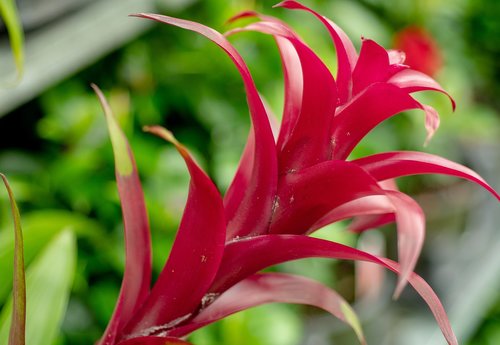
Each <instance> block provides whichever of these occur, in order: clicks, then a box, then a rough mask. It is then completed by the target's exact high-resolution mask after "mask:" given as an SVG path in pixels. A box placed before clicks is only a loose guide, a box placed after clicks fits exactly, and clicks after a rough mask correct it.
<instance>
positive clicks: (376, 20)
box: [0, 0, 500, 345]
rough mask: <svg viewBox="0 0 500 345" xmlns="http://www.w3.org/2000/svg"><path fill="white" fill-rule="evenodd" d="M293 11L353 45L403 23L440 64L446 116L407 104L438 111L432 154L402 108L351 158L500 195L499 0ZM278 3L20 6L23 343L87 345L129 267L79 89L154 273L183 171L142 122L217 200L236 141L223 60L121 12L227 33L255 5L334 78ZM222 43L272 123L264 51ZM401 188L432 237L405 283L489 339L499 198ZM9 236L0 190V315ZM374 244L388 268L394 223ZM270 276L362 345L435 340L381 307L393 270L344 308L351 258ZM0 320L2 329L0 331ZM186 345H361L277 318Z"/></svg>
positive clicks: (14, 109)
mask: <svg viewBox="0 0 500 345" xmlns="http://www.w3.org/2000/svg"><path fill="white" fill-rule="evenodd" d="M62 3H64V4H65V5H64V6H62V5H61V4H62ZM304 3H305V4H307V5H310V6H312V7H314V8H315V9H316V10H318V11H319V12H321V13H322V14H324V15H326V16H328V17H329V18H331V19H333V20H334V21H335V22H336V23H337V24H339V25H340V26H341V27H342V28H343V29H344V30H345V31H346V32H347V34H348V35H349V36H350V37H351V39H352V40H353V41H354V43H355V45H356V46H357V47H359V44H360V37H361V36H364V37H367V38H373V39H375V40H376V41H378V42H379V43H380V44H382V45H383V46H385V47H387V48H391V47H393V45H394V37H395V35H396V34H397V33H398V32H399V31H401V30H403V29H404V28H405V27H408V26H410V25H413V26H415V25H416V26H420V27H422V28H425V29H426V30H427V31H428V32H429V33H430V34H431V35H432V36H433V37H434V39H435V40H436V42H437V45H438V46H439V47H440V49H441V51H442V56H443V61H444V63H443V67H442V68H441V69H440V70H439V72H438V73H437V75H436V79H437V80H438V81H439V82H440V83H441V84H442V85H443V86H444V88H445V89H446V90H448V91H449V92H450V93H451V94H452V96H453V97H454V98H455V100H456V101H457V104H458V106H457V110H456V112H455V113H452V111H451V109H450V106H449V102H448V100H447V98H446V97H445V96H442V95H434V94H426V93H424V94H422V95H420V96H419V97H422V98H423V99H425V101H426V102H427V103H429V104H432V105H433V106H434V107H435V108H436V109H438V111H439V112H440V114H441V116H442V118H441V119H442V120H441V128H440V130H439V131H438V132H437V134H436V136H435V137H434V139H433V140H432V141H431V142H430V144H429V145H428V146H426V147H423V143H424V140H425V129H424V126H423V122H424V121H423V116H422V114H419V113H417V112H415V113H413V112H411V113H409V114H404V115H401V116H397V117H395V118H393V119H391V120H390V121H388V122H387V123H385V124H383V125H382V126H380V127H379V128H377V129H376V130H375V131H373V132H372V133H371V134H370V135H369V136H368V137H367V138H366V139H365V140H364V141H363V142H362V143H361V144H360V146H359V148H358V149H357V150H356V152H355V153H354V155H356V156H363V155H366V154H370V153H374V152H379V151H388V150H397V149H410V150H411V149H413V150H424V151H426V152H432V153H437V154H440V155H442V156H444V157H446V158H449V159H452V160H455V161H458V162H461V163H464V164H466V165H468V166H470V167H472V168H473V169H475V170H476V171H478V172H479V173H480V174H482V175H483V176H484V177H485V178H486V179H487V180H488V181H489V182H490V183H491V184H492V185H493V186H494V187H496V188H497V190H498V189H500V179H499V178H498V176H499V175H500V150H499V148H500V97H499V95H500V84H499V83H498V80H499V78H500V21H498V18H499V17H500V2H498V1H495V0H439V1H430V0H419V1H413V0H405V1H397V2H394V1H390V0H351V1H349V0H331V1H327V0H323V1H321V0H316V1H313V0H304ZM274 4H275V3H274V2H273V1H258V0H255V1H251V0H231V1H228V0H208V1H205V0H203V1H201V0H200V1H197V0H175V1H173V0H158V1H144V2H143V3H142V4H141V3H139V2H133V1H114V0H100V1H98V0H94V1H90V0H72V1H67V2H62V1H58V0H43V1H41V0H38V1H28V0H24V1H18V5H19V9H20V15H21V18H22V20H23V25H24V30H25V34H26V42H25V49H26V65H25V75H24V77H23V80H21V81H20V82H19V83H18V85H16V86H12V85H7V80H9V79H11V75H10V74H9V71H13V70H14V67H13V64H10V62H9V61H8V60H9V59H10V55H9V54H10V53H9V50H8V49H7V47H6V44H5V42H6V40H7V35H6V33H5V30H3V31H2V40H3V41H2V42H4V44H3V45H0V53H1V55H0V58H1V60H2V64H3V66H1V68H0V72H2V74H1V75H0V78H1V79H0V83H3V84H5V85H6V86H5V87H2V86H1V85H2V84H0V88H1V89H0V101H1V103H3V104H0V111H1V112H2V113H1V114H0V171H1V172H3V173H5V174H6V175H7V176H8V177H9V179H10V181H11V183H12V187H13V189H14V192H15V194H16V197H17V201H18V203H19V205H20V208H21V212H22V217H23V225H24V230H25V238H26V257H27V260H26V261H27V262H26V263H27V267H28V272H31V273H28V275H29V276H31V277H32V278H29V279H31V280H32V281H33V284H34V286H35V288H32V290H33V291H34V292H32V293H33V295H34V296H35V297H32V300H31V302H32V304H33V305H35V307H32V310H31V311H29V313H32V314H31V315H36V317H34V321H33V324H35V323H36V324H37V325H38V326H36V325H35V326H32V327H33V329H37V327H39V328H40V333H38V334H40V336H38V337H34V338H33V339H31V340H29V341H30V342H29V343H28V344H29V345H32V344H38V343H40V344H76V345H78V344H92V343H94V342H95V340H96V339H98V338H99V336H100V334H102V332H103V330H104V328H105V326H106V324H107V320H108V319H109V316H110V314H111V312H112V310H113V307H114V303H115V300H116V297H117V295H118V291H119V284H120V279H121V275H122V272H123V267H124V253H123V230H122V223H121V211H120V205H119V200H118V196H117V191H116V185H115V182H114V171H113V169H114V165H113V157H112V150H111V146H110V143H109V138H108V136H107V130H106V127H105V121H104V118H103V115H102V111H101V110H100V107H99V104H98V101H97V99H96V97H95V95H94V94H93V93H92V91H91V89H90V86H89V85H90V83H92V82H93V83H96V84H97V85H99V86H100V87H101V88H102V89H103V90H104V91H105V93H106V95H107V96H108V97H109V100H110V102H111V105H112V107H113V109H114V111H115V113H116V115H117V116H118V117H119V120H120V122H121V124H122V127H123V128H124V130H125V132H126V134H127V136H128V137H129V139H130V142H131V145H132V147H133V149H134V152H135V156H136V159H137V164H138V168H139V171H140V174H141V179H142V181H143V187H144V191H145V195H146V200H147V206H148V212H149V216H150V221H151V228H152V234H153V249H154V267H155V273H156V274H157V273H158V272H159V271H160V270H161V268H162V266H163V264H164V262H165V259H166V257H167V255H168V252H169V248H170V245H171V243H172V240H173V238H174V236H175V231H176V228H177V225H178V223H179V220H180V217H181V213H182V210H183V207H184V202H185V200H186V196H187V186H188V183H189V180H188V179H189V176H188V174H187V172H186V169H185V167H184V164H183V162H182V160H181V159H180V157H179V156H178V154H177V153H176V152H175V150H174V148H173V147H171V146H169V145H168V144H165V143H164V142H162V141H160V140H158V139H157V138H154V137H152V136H150V135H148V134H145V133H143V132H142V130H141V127H142V126H143V125H148V124H161V125H164V126H166V127H167V128H169V129H170V130H172V131H173V132H174V133H175V135H176V137H177V138H178V139H179V140H180V141H182V142H183V143H185V144H186V145H187V146H188V147H189V148H190V150H192V152H193V153H194V155H195V156H196V158H197V159H198V161H199V162H200V164H201V165H202V166H203V167H204V168H205V169H206V171H207V172H208V173H209V174H210V176H211V177H212V178H213V179H214V181H215V182H216V183H217V185H218V186H219V188H220V189H221V190H222V191H224V190H225V188H227V186H228V184H229V182H230V180H231V178H232V174H233V173H234V171H235V169H236V166H237V163H238V160H239V156H240V154H241V151H242V148H243V145H244V142H245V140H246V136H247V132H248V128H249V118H248V110H247V106H246V101H245V95H244V92H243V86H242V82H241V80H240V77H239V75H238V73H237V71H236V69H235V68H234V66H233V65H232V64H231V63H230V60H229V59H228V58H227V57H226V56H225V55H224V54H223V53H222V52H220V51H219V49H218V48H217V47H215V46H214V45H213V44H211V43H210V42H208V41H207V40H206V39H204V38H201V37H199V36H197V35H196V34H193V33H190V32H186V31H182V30H180V29H176V28H172V27H167V26H161V25H152V23H151V25H149V24H146V23H143V21H144V20H143V19H137V18H129V17H127V16H126V14H123V15H122V14H121V12H122V11H124V10H125V9H126V10H127V12H125V13H130V12H134V11H137V12H140V11H143V12H146V11H155V12H159V13H164V14H169V15H172V16H177V17H182V18H186V19H190V20H195V21H198V22H201V23H204V24H206V25H209V26H212V27H214V28H216V29H218V30H219V31H226V30H227V29H229V28H230V27H231V26H228V25H226V24H225V21H226V20H227V19H228V18H229V17H231V16H232V15H234V14H235V13H237V12H238V11H241V10H245V9H255V10H258V11H262V12H265V13H267V14H272V15H276V16H278V17H280V18H283V19H285V20H286V21H287V22H289V23H291V25H292V26H293V27H294V28H296V29H297V31H298V32H299V33H300V34H301V35H302V36H303V37H304V39H305V40H306V41H307V42H308V43H309V44H310V45H311V46H312V47H313V48H314V49H315V51H317V52H318V53H319V55H320V56H321V57H322V58H323V59H324V61H325V63H327V64H328V65H329V66H330V67H331V68H332V69H335V68H336V66H335V55H334V50H333V49H332V45H331V43H330V41H329V37H328V34H327V33H326V31H325V30H324V28H323V27H322V26H321V25H320V24H319V23H317V22H316V21H314V19H313V18H312V17H311V16H309V15H307V14H305V13H299V12H290V11H286V10H283V9H272V5H274ZM106 11H108V12H109V13H110V15H109V16H106V13H108V12H106ZM141 21H142V22H141ZM139 22H140V24H136V23H139ZM94 23H95V25H94ZM231 41H232V42H233V43H234V44H235V45H236V47H237V48H238V49H239V50H240V52H241V53H242V55H243V56H244V58H245V59H246V61H247V63H248V64H249V67H250V70H251V72H252V74H253V76H254V78H255V80H256V84H257V86H258V89H259V90H260V92H261V93H262V95H263V97H264V98H265V99H266V101H267V102H268V103H269V106H270V108H271V109H272V110H273V112H274V113H275V114H276V115H277V116H278V117H279V116H280V113H281V108H282V105H283V85H282V84H283V80H282V79H283V78H282V72H281V65H280V61H279V55H278V53H277V50H276V48H275V46H274V42H273V40H272V39H271V38H270V37H266V36H264V35H261V34H253V33H245V34H238V35H236V36H234V37H232V38H231ZM4 61H5V63H4ZM4 81H5V82H4ZM399 187H400V188H401V189H402V190H404V191H405V192H407V193H409V194H410V195H412V196H414V197H415V198H416V199H417V200H418V201H419V202H420V203H421V205H422V207H423V208H424V210H425V212H426V215H427V218H428V238H427V240H426V246H425V248H424V252H423V256H422V258H421V260H420V264H419V266H418V268H417V271H418V272H419V273H420V274H421V275H422V276H424V277H425V278H426V279H427V280H428V281H429V282H430V283H431V285H432V286H433V287H435V289H436V291H437V293H438V295H440V296H441V297H442V299H443V302H444V304H445V306H446V308H447V310H448V311H449V313H450V317H451V320H452V324H453V325H454V328H455V330H456V332H457V334H458V336H459V339H460V340H461V343H462V344H469V345H494V344H499V343H500V293H499V291H500V240H499V238H500V237H499V236H498V230H499V229H498V224H500V218H499V214H498V205H497V203H496V202H495V201H494V200H493V198H491V197H490V196H489V195H488V194H487V193H486V192H485V191H482V190H480V189H479V188H478V187H477V186H475V185H472V184H470V183H464V182H460V181H458V180H456V179H453V178H451V177H450V178H449V177H446V178H445V177H410V178H403V179H401V181H400V184H399ZM11 224H12V223H11V220H10V215H9V208H8V201H7V196H6V193H0V228H1V230H0V306H2V305H5V306H8V298H9V293H10V288H11V281H10V279H11V278H9V277H10V276H11V270H12V268H11V265H12V263H11V262H12V259H11V256H12V234H11V233H12V231H11ZM345 225H346V224H345V223H340V224H335V225H334V226H330V227H329V228H327V229H323V230H322V232H321V236H328V237H329V238H331V239H335V240H337V241H341V242H343V243H348V244H350V245H356V243H357V242H358V241H359V239H358V237H357V236H354V235H352V234H349V233H346V231H345V230H344V228H345ZM375 234H376V235H375V236H374V237H371V238H367V239H365V240H366V241H367V242H371V243H372V244H373V243H379V244H382V245H381V246H380V247H383V248H385V249H384V250H385V252H386V255H389V256H391V257H394V255H395V250H394V249H395V236H394V228H393V227H391V226H388V227H385V228H383V229H380V230H376V232H375ZM377 241H378V242H377ZM75 244H76V246H75ZM277 269H279V270H282V271H286V272H295V273H301V274H304V275H307V276H310V277H313V278H315V279H318V280H320V281H322V282H324V283H327V284H328V285H330V286H332V287H334V288H335V289H336V290H337V291H339V292H340V293H342V295H343V296H345V297H346V298H347V299H349V300H350V301H351V302H353V304H354V306H355V308H356V309H357V310H358V312H359V315H360V317H361V318H362V319H363V322H364V324H365V328H366V332H367V338H368V340H369V341H370V340H371V341H370V343H372V344H383V345H385V344H387V345H389V344H395V345H399V344H410V345H411V344H419V345H421V344H443V343H444V340H443V339H442V337H441V336H440V335H439V331H438V329H437V326H436V325H435V321H434V319H433V317H432V315H431V313H430V312H429V311H428V310H427V309H426V307H425V304H424V303H423V301H422V300H421V299H419V298H418V297H417V296H416V294H414V293H413V292H412V291H410V289H407V291H406V292H405V293H404V294H403V296H402V297H401V299H400V300H398V301H391V293H392V289H393V288H394V280H395V279H394V276H392V275H389V274H388V275H387V276H386V280H385V282H384V283H383V285H382V287H381V291H380V292H379V294H377V295H376V296H371V297H369V296H365V297H363V298H361V297H359V298H356V296H355V293H354V291H355V285H356V280H355V272H354V266H353V265H352V264H351V263H343V262H331V261H326V260H304V261H303V262H294V263H288V264H286V265H281V266H280V267H278V268H277ZM51 288H53V289H52V290H53V291H56V293H54V292H52V293H51V292H50V291H51ZM373 288H375V286H373ZM54 289H55V290H54ZM36 301H45V302H46V304H45V305H44V304H43V303H37V302H36ZM6 309H7V307H5V308H4V312H3V314H2V315H0V321H1V320H6V318H7V314H6V311H5V310H6ZM1 325H2V322H0V344H2V341H4V339H6V338H5V334H6V331H5V329H6V327H2V326H1ZM47 325H48V326H47ZM42 335H43V336H42ZM35 338H37V339H35ZM190 339H191V340H192V341H193V342H194V343H196V344H199V345H215V344H227V345H229V344H231V345H233V344H238V345H247V344H248V345H250V344H256V345H271V344H272V345H299V344H300V345H306V344H308V345H322V344H325V345H326V344H355V343H356V340H355V337H354V336H353V334H351V332H350V331H349V330H348V329H347V328H346V327H344V326H343V325H341V324H340V323H338V322H337V321H336V320H334V319H333V318H332V317H330V316H326V315H324V314H323V313H320V312H318V311H317V310H313V309H311V308H304V307H297V306H286V305H270V306H264V307H259V308H256V309H254V310H249V311H247V312H243V313H240V314H237V315H234V316H232V317H230V318H228V319H226V320H223V321H221V322H219V323H217V324H215V325H212V326H210V327H207V328H206V329H203V330H200V331H198V332H196V333H195V334H193V335H192V336H191V338H190Z"/></svg>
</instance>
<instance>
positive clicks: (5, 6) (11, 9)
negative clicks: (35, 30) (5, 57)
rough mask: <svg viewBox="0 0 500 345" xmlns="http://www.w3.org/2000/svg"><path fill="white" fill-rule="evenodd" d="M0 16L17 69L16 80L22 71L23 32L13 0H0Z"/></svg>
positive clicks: (21, 74)
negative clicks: (7, 34)
mask: <svg viewBox="0 0 500 345" xmlns="http://www.w3.org/2000/svg"><path fill="white" fill-rule="evenodd" d="M0 17H1V18H2V19H3V21H4V23H5V27H6V28H7V31H8V33H9V40H10V46H11V49H12V55H13V57H14V63H15V64H16V69H17V82H19V81H20V80H21V78H22V76H23V73H24V48H23V45H24V33H23V27H22V25H21V20H20V19H19V14H18V11H17V8H16V2H15V1H14V0H0Z"/></svg>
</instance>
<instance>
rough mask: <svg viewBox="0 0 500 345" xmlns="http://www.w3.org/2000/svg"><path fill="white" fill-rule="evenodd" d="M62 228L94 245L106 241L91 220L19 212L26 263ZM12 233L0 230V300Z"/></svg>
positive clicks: (6, 287)
mask: <svg viewBox="0 0 500 345" xmlns="http://www.w3.org/2000/svg"><path fill="white" fill-rule="evenodd" d="M63 229H71V230H72V231H73V232H74V233H75V234H76V235H77V236H79V237H86V238H89V239H90V240H91V241H92V243H94V244H95V245H96V247H97V248H101V247H103V246H105V245H106V244H107V242H106V241H105V237H103V236H104V235H103V234H104V230H103V229H102V228H101V227H100V226H99V224H97V223H96V222H94V221H91V220H89V219H87V218H86V217H84V216H82V215H80V214H77V213H73V212H68V211H61V210H44V211H36V212H31V213H29V214H24V215H23V230H24V231H23V232H24V259H25V262H26V264H27V265H28V264H29V263H30V262H31V261H32V260H33V259H34V258H35V257H36V256H37V254H38V253H39V252H40V251H41V250H42V249H43V248H44V247H45V246H46V245H47V244H48V243H49V242H50V241H51V240H52V238H53V237H54V236H56V235H57V234H59V233H60V232H61V231H62V230H63ZM13 248H14V236H13V234H12V233H11V232H10V231H4V232H2V233H0V272H2V278H1V279H0V304H1V303H2V302H4V301H5V299H6V298H7V296H8V294H9V293H10V291H11V288H12V272H13V267H14V266H13ZM0 344H1V343H0Z"/></svg>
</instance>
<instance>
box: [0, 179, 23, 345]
mask: <svg viewBox="0 0 500 345" xmlns="http://www.w3.org/2000/svg"><path fill="white" fill-rule="evenodd" d="M0 177H2V180H3V183H4V184H5V188H6V189H7V193H8V194H9V200H10V207H11V209H12V217H13V218H14V233H15V236H14V237H15V240H14V248H15V249H14V277H13V287H12V303H13V305H14V307H13V308H12V320H11V326H10V332H9V345H24V341H25V334H26V280H25V277H24V251H23V231H22V229H21V216H20V215H19V209H18V208H17V204H16V200H15V199H14V193H13V192H12V189H11V188H10V185H9V182H8V181H7V178H6V177H5V175H4V174H0Z"/></svg>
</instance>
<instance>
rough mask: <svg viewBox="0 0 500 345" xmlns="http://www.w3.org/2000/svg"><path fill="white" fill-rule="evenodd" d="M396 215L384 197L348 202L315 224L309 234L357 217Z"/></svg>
mask: <svg viewBox="0 0 500 345" xmlns="http://www.w3.org/2000/svg"><path fill="white" fill-rule="evenodd" d="M385 213H394V206H393V205H392V203H391V202H390V201H389V200H388V199H387V197H386V196H384V195H370V196H365V197H362V198H359V199H355V200H352V201H348V202H346V203H344V204H342V205H340V206H338V207H336V208H335V209H333V210H332V211H330V212H328V213H327V214H326V215H325V216H324V217H322V218H321V219H319V220H318V221H317V222H316V223H314V224H313V225H312V226H311V227H310V229H309V232H308V233H311V232H313V231H315V230H318V229H320V228H322V227H324V226H326V225H328V224H332V223H335V222H338V221H341V220H344V219H348V218H352V217H355V216H367V215H380V214H385Z"/></svg>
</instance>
